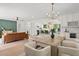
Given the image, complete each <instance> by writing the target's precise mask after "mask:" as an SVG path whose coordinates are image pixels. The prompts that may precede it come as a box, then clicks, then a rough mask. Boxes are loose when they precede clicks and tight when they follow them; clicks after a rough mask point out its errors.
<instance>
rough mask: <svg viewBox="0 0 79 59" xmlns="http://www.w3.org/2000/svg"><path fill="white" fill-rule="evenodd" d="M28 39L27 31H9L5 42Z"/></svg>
mask: <svg viewBox="0 0 79 59" xmlns="http://www.w3.org/2000/svg"><path fill="white" fill-rule="evenodd" d="M25 38H26V39H28V38H29V37H28V34H26V33H25V32H13V33H7V34H6V35H4V43H9V42H13V41H18V40H23V39H25Z"/></svg>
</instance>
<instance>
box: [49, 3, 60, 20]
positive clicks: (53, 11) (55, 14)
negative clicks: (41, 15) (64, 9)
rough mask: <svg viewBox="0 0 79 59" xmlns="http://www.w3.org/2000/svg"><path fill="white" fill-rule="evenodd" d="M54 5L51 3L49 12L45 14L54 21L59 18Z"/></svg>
mask: <svg viewBox="0 0 79 59" xmlns="http://www.w3.org/2000/svg"><path fill="white" fill-rule="evenodd" d="M54 5H55V4H54V3H51V12H49V13H47V16H48V17H49V18H52V19H56V18H57V17H58V16H59V12H58V11H55V6H54Z"/></svg>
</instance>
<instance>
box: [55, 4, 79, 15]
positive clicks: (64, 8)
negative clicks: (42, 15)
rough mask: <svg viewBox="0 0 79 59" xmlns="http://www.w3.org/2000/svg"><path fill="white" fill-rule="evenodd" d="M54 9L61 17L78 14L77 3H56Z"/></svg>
mask: <svg viewBox="0 0 79 59" xmlns="http://www.w3.org/2000/svg"><path fill="white" fill-rule="evenodd" d="M54 9H55V11H58V12H59V13H60V14H61V15H64V14H73V13H79V3H56V4H54Z"/></svg>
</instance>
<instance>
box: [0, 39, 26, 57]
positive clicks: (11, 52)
mask: <svg viewBox="0 0 79 59" xmlns="http://www.w3.org/2000/svg"><path fill="white" fill-rule="evenodd" d="M26 42H27V40H21V41H16V42H12V43H7V44H3V45H0V56H21V55H24V54H25V53H24V44H25V43H26Z"/></svg>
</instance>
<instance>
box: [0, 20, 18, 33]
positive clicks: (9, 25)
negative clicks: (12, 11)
mask: <svg viewBox="0 0 79 59" xmlns="http://www.w3.org/2000/svg"><path fill="white" fill-rule="evenodd" d="M1 26H2V27H3V28H4V29H5V30H12V31H14V32H16V31H17V22H16V21H11V20H5V19H0V31H2V29H1Z"/></svg>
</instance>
